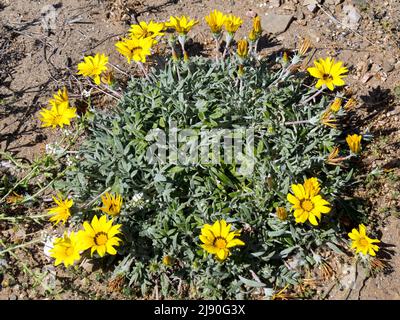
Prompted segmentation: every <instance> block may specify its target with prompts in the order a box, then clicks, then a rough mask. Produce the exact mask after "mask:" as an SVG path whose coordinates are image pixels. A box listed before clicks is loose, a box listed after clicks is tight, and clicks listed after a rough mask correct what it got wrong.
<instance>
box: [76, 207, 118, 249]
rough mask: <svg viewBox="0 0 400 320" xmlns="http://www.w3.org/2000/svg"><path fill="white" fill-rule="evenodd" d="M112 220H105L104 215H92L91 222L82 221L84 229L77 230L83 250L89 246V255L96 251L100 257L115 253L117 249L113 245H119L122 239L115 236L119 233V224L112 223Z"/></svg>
mask: <svg viewBox="0 0 400 320" xmlns="http://www.w3.org/2000/svg"><path fill="white" fill-rule="evenodd" d="M113 221H114V220H113V219H111V220H109V221H107V216H106V215H104V216H102V217H100V219H98V218H97V216H94V217H93V219H92V222H91V223H89V222H88V221H85V222H84V223H83V228H84V230H81V231H79V237H80V240H81V243H82V248H83V250H86V249H89V248H90V249H91V251H90V253H91V255H93V253H94V252H95V251H97V253H98V254H99V256H100V257H103V256H104V255H105V254H106V253H109V254H111V255H115V254H116V253H117V250H115V248H114V246H119V244H120V242H121V241H122V240H121V239H120V238H118V237H116V235H117V234H119V233H121V231H120V230H119V229H120V228H121V224H116V225H113Z"/></svg>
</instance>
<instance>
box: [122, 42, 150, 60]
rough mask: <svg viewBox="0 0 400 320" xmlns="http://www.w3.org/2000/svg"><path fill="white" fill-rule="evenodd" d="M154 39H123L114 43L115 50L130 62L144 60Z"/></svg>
mask: <svg viewBox="0 0 400 320" xmlns="http://www.w3.org/2000/svg"><path fill="white" fill-rule="evenodd" d="M153 43H154V40H153V39H152V38H144V39H135V38H132V39H124V40H123V41H119V42H117V43H116V44H115V46H116V48H117V51H118V52H119V53H121V54H122V55H123V56H124V57H125V58H126V59H127V60H128V63H131V60H134V61H136V62H146V57H147V56H148V55H150V54H151V46H152V45H153Z"/></svg>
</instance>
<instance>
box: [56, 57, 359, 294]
mask: <svg viewBox="0 0 400 320" xmlns="http://www.w3.org/2000/svg"><path fill="white" fill-rule="evenodd" d="M293 59H297V61H294V63H291V64H289V63H283V66H281V64H280V63H276V62H275V61H271V60H268V59H260V60H259V59H256V58H251V59H247V60H246V62H245V63H244V64H243V66H242V67H239V69H238V63H237V60H236V59H235V58H234V57H233V56H232V57H228V58H226V59H225V60H224V61H215V60H214V59H213V58H202V57H192V58H190V60H189V61H186V62H176V61H170V62H168V63H167V64H166V65H165V67H162V68H160V69H159V70H152V71H151V72H150V73H149V74H148V76H147V78H132V80H131V81H130V83H129V86H128V88H127V90H126V93H125V94H124V96H123V98H122V100H121V101H120V103H119V104H118V106H117V107H116V108H115V109H107V110H94V109H93V110H91V111H90V112H91V113H92V115H91V116H90V117H88V118H89V120H88V135H87V137H85V139H84V142H83V143H82V145H81V146H80V148H79V150H78V154H77V156H76V159H77V161H75V163H74V164H73V165H72V166H71V167H70V169H69V170H68V172H67V177H66V179H64V180H63V181H59V182H58V184H57V189H59V190H62V191H63V193H64V194H69V195H70V196H72V197H73V199H74V200H75V202H76V203H77V204H81V205H77V206H76V208H75V211H74V214H73V216H72V222H76V223H81V222H82V221H91V220H92V217H93V216H94V215H98V211H97V210H98V209H96V206H97V207H98V206H99V205H100V202H101V201H100V195H101V194H103V193H104V192H110V193H111V194H120V195H122V199H123V203H122V206H121V212H120V213H119V214H118V215H115V218H114V220H115V222H116V223H118V224H121V225H122V227H121V231H122V235H120V236H119V237H120V238H121V240H122V242H121V244H120V246H118V247H116V249H117V250H118V255H116V256H115V257H117V258H118V265H117V267H116V271H115V272H116V273H118V274H123V275H125V276H126V277H127V279H128V280H129V281H128V283H129V285H131V286H134V287H138V288H140V289H141V293H142V294H143V295H149V294H151V293H152V292H153V290H154V288H155V287H157V288H159V290H160V294H162V295H163V296H164V297H179V296H189V297H192V298H248V297H250V296H251V295H252V294H262V295H264V294H265V295H267V294H268V292H269V291H268V290H267V289H268V288H277V287H283V286H285V285H288V284H293V285H294V284H296V283H297V282H298V280H299V278H300V276H301V272H302V270H303V268H305V267H307V266H311V265H315V264H318V263H319V256H318V254H317V252H318V250H319V248H320V247H322V246H325V245H326V244H328V245H329V246H331V247H332V248H335V243H336V242H337V237H338V236H339V237H340V234H341V230H340V226H339V222H338V221H339V220H338V212H336V210H335V198H336V197H337V196H338V195H340V194H341V193H342V192H343V190H344V188H345V186H346V185H347V184H348V182H349V181H350V180H351V175H352V171H351V170H348V169H344V168H343V167H341V166H337V165H332V163H330V162H329V161H327V159H329V156H330V153H331V152H332V151H333V150H334V147H335V145H338V144H340V143H342V144H343V143H344V139H343V137H341V131H340V130H338V129H337V128H336V127H335V125H334V124H333V123H332V122H329V121H325V120H326V119H327V114H328V115H330V113H329V112H328V113H327V110H329V105H330V104H331V102H332V101H333V99H334V97H330V96H329V95H322V94H321V92H320V91H319V92H318V91H317V90H316V89H314V88H312V87H311V86H309V85H307V83H308V82H307V81H308V80H307V79H308V76H307V74H306V73H305V72H299V71H297V70H296V68H295V67H296V63H297V62H298V61H300V56H299V55H295V57H294V58H293ZM278 60H279V59H278ZM313 96H314V97H313ZM344 112H345V110H344V109H343V108H342V109H340V111H338V117H340V116H341V115H343V114H344ZM232 141H233V142H232ZM232 145H233V146H234V147H235V148H233V147H232ZM207 147H210V148H207ZM231 147H232V148H231ZM246 148H247V149H246ZM204 150H205V151H204ZM312 177H314V178H317V180H318V182H319V187H320V189H321V190H320V194H321V195H322V197H323V199H325V200H326V201H328V202H329V207H330V208H332V210H331V211H330V212H328V213H326V214H322V217H321V219H320V220H319V219H318V221H317V222H318V226H314V225H312V224H311V223H310V222H309V220H307V219H306V221H305V222H304V223H302V222H303V221H302V222H298V223H296V222H295V218H294V216H293V211H291V206H292V204H291V203H290V202H289V201H288V200H287V195H288V194H289V193H291V192H292V189H291V186H292V185H294V184H303V182H304V181H305V180H306V179H307V178H312ZM316 189H318V186H317V187H316ZM318 191H319V190H317V191H316V194H318ZM88 203H89V205H87V204H88ZM222 220H225V221H226V222H227V223H229V224H231V225H232V231H233V230H237V232H236V235H237V236H238V238H240V240H241V241H243V243H244V245H241V246H235V247H232V248H229V250H228V251H229V252H230V255H229V256H228V257H224V259H218V256H217V255H211V254H209V253H208V252H207V250H204V246H203V247H202V246H201V245H202V244H203V243H202V241H201V240H200V239H199V236H200V234H201V233H202V230H203V229H202V228H203V227H204V225H205V224H210V225H213V224H214V223H215V222H216V221H222ZM239 230H240V233H239V232H238V231H239ZM203 242H204V241H203ZM221 260H223V261H221ZM264 289H265V290H264Z"/></svg>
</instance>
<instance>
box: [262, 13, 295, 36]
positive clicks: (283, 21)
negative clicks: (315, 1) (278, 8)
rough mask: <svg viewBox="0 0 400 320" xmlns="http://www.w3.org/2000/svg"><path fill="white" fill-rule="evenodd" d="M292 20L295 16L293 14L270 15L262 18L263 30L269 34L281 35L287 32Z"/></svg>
mask: <svg viewBox="0 0 400 320" xmlns="http://www.w3.org/2000/svg"><path fill="white" fill-rule="evenodd" d="M292 19H293V15H291V14H290V15H286V14H275V13H270V14H269V15H266V16H263V17H261V25H262V28H263V30H265V31H267V32H269V33H274V34H280V33H282V32H285V31H286V29H287V28H288V27H289V25H290V23H291V22H292Z"/></svg>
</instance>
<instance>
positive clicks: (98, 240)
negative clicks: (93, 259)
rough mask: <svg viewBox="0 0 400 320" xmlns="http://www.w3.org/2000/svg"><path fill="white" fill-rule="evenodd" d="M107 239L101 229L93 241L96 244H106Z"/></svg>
mask: <svg viewBox="0 0 400 320" xmlns="http://www.w3.org/2000/svg"><path fill="white" fill-rule="evenodd" d="M107 240H108V236H107V233H105V232H103V231H102V232H98V233H96V235H95V236H94V243H95V244H96V246H102V245H104V244H106V243H107Z"/></svg>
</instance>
